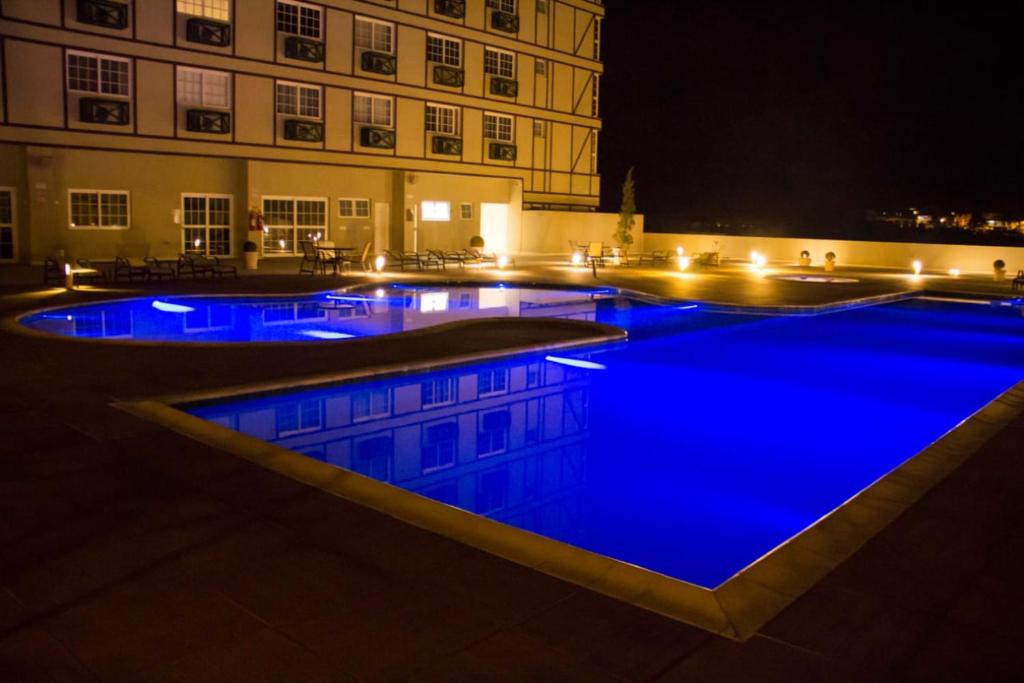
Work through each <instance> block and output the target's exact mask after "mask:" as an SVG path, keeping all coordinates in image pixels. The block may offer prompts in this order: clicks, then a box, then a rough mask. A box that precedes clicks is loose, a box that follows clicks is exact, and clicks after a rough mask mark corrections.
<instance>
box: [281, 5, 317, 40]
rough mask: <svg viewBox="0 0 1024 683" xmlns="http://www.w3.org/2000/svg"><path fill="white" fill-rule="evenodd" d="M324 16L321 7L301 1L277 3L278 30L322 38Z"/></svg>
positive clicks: (305, 36) (306, 36)
mask: <svg viewBox="0 0 1024 683" xmlns="http://www.w3.org/2000/svg"><path fill="white" fill-rule="evenodd" d="M321 24H322V18H321V11H320V8H319V7H314V6H313V5H306V4H303V3H299V2H290V1H289V2H285V1H284V0H278V3H277V30H278V31H280V32H281V33H290V34H292V35H296V36H303V37H304V38H315V39H317V40H319V39H320V30H321V28H320V27H321Z"/></svg>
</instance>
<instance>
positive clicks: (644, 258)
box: [637, 249, 668, 266]
mask: <svg viewBox="0 0 1024 683" xmlns="http://www.w3.org/2000/svg"><path fill="white" fill-rule="evenodd" d="M637 260H638V261H639V262H640V265H641V266H642V265H644V263H650V264H651V265H652V266H653V265H655V264H658V263H668V252H667V251H661V250H658V249H655V250H654V251H652V252H649V253H647V254H640V255H639V256H638V257H637Z"/></svg>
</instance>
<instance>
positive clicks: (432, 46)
mask: <svg viewBox="0 0 1024 683" xmlns="http://www.w3.org/2000/svg"><path fill="white" fill-rule="evenodd" d="M427 61H428V62H437V63H438V64H447V65H448V66H454V67H456V68H458V67H460V66H462V41H461V40H456V39H455V38H447V37H445V36H439V35H436V34H433V33H429V34H427Z"/></svg>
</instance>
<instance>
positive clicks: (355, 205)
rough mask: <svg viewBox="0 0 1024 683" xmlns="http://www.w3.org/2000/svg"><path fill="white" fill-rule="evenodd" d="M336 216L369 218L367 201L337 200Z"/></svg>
mask: <svg viewBox="0 0 1024 683" xmlns="http://www.w3.org/2000/svg"><path fill="white" fill-rule="evenodd" d="M338 215H339V216H341V217H342V218H369V217H370V200H369V199H339V200H338Z"/></svg>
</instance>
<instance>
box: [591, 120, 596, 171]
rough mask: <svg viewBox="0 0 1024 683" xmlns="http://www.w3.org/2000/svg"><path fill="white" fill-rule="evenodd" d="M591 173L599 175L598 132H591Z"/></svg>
mask: <svg viewBox="0 0 1024 683" xmlns="http://www.w3.org/2000/svg"><path fill="white" fill-rule="evenodd" d="M590 172H591V173H593V174H594V175H597V131H596V130H592V131H590Z"/></svg>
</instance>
